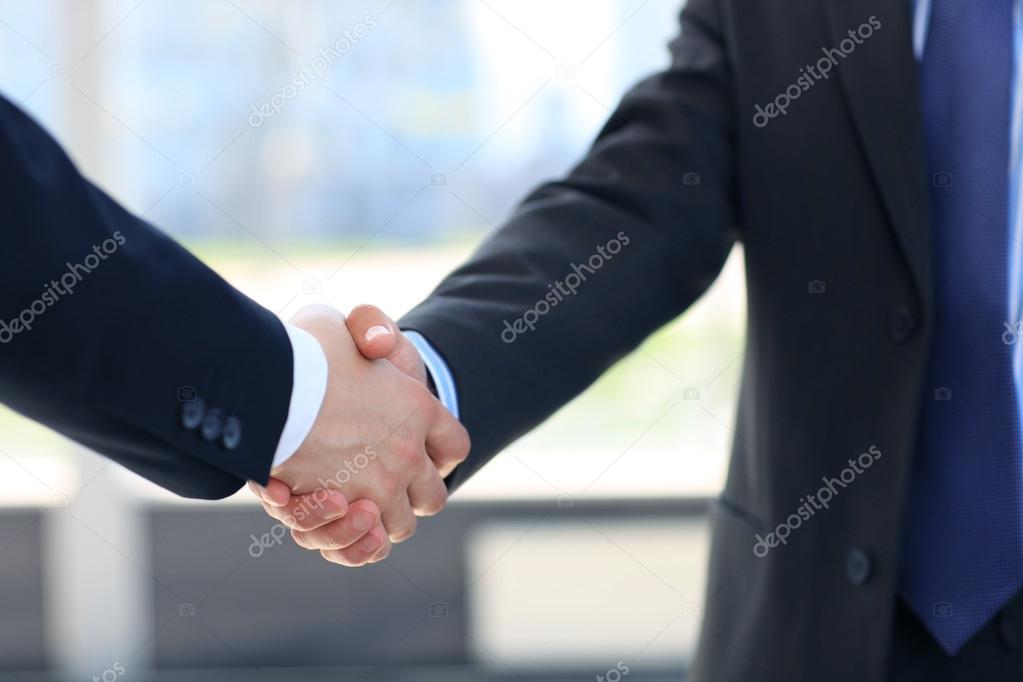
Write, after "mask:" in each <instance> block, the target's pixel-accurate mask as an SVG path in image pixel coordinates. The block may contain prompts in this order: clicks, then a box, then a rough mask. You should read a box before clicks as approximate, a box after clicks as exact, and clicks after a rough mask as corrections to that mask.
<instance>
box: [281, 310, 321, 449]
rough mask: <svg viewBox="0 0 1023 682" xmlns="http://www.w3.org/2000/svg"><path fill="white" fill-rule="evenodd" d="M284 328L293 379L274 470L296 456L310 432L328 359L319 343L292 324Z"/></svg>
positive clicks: (319, 400) (318, 411)
mask: <svg viewBox="0 0 1023 682" xmlns="http://www.w3.org/2000/svg"><path fill="white" fill-rule="evenodd" d="M284 329H285V331H287V332H288V339H290V340H291V350H292V356H293V357H294V378H293V382H292V388H291V405H290V406H289V407H288V419H287V421H285V422H284V430H283V431H282V432H281V439H280V441H279V442H278V443H277V451H276V452H275V453H274V461H273V466H275V467H276V466H280V465H281V464H283V463H284V462H285V461H287V460H288V458H289V457H291V456H292V455H293V454H295V453H296V452H297V451H298V448H299V447H300V446H301V445H302V442H303V441H305V439H306V436H308V435H309V432H310V431H312V430H313V423H314V422H315V421H316V417H317V415H319V413H320V407H321V406H322V405H323V396H324V395H326V393H327V356H326V355H325V354H324V353H323V348H321V347H320V343H319V341H317V340H316V339H315V338H314V337H313V336H312V335H311V334H309V333H308V332H306V331H304V330H302V329H299V328H298V327H295V326H294V325H290V324H285V325H284Z"/></svg>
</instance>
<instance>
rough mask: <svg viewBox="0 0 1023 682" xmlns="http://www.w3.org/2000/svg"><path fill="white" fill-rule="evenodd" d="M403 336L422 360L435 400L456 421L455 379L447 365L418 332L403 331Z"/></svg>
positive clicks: (456, 396)
mask: <svg viewBox="0 0 1023 682" xmlns="http://www.w3.org/2000/svg"><path fill="white" fill-rule="evenodd" d="M404 334H405V338H407V339H408V340H409V341H411V342H412V345H413V346H415V347H416V350H418V351H419V356H420V357H422V358H423V364H425V365H426V371H428V372H429V373H430V378H431V379H433V385H434V387H435V388H436V389H437V398H439V399H440V402H441V404H443V405H444V407H446V408H448V412H450V413H451V414H452V415H454V417H455V419H458V390H457V389H456V388H455V377H454V376H452V374H451V370H450V369H449V368H448V363H446V362H444V358H442V357H441V356H440V353H438V352H437V351H436V350H435V349H434V347H433V346H431V345H430V342H429V341H427V340H426V339H425V338H423V335H422V334H420V333H419V332H414V331H405V332H404Z"/></svg>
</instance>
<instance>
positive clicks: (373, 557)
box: [320, 527, 391, 566]
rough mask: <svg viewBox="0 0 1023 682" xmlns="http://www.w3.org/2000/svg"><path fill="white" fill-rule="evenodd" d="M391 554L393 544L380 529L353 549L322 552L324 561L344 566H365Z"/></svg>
mask: <svg viewBox="0 0 1023 682" xmlns="http://www.w3.org/2000/svg"><path fill="white" fill-rule="evenodd" d="M390 553H391V543H390V541H389V540H388V539H387V533H386V532H385V531H384V529H383V528H380V527H377V528H374V529H373V530H371V531H370V532H369V533H367V534H366V536H365V537H363V538H362V539H361V540H359V541H358V542H356V543H355V544H354V545H352V546H351V547H346V548H344V549H324V550H321V551H320V555H321V556H322V557H323V558H324V559H326V560H327V561H329V562H331V563H335V564H341V565H342V566H365V565H366V564H369V563H375V562H377V561H380V560H382V559H384V558H386V557H387V555H388V554H390Z"/></svg>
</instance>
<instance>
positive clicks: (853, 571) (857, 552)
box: [845, 547, 872, 587]
mask: <svg viewBox="0 0 1023 682" xmlns="http://www.w3.org/2000/svg"><path fill="white" fill-rule="evenodd" d="M871 568H872V564H871V561H870V557H869V556H868V555H867V553H866V552H865V551H863V550H862V549H860V548H859V547H853V548H852V549H850V550H849V552H848V553H847V554H846V555H845V579H846V580H848V581H849V584H850V585H855V586H857V587H859V586H860V585H863V584H864V583H866V582H867V581H868V580H870V572H871Z"/></svg>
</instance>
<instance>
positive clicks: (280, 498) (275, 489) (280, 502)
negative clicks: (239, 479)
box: [263, 478, 291, 507]
mask: <svg viewBox="0 0 1023 682" xmlns="http://www.w3.org/2000/svg"><path fill="white" fill-rule="evenodd" d="M263 500H264V501H265V502H266V503H267V504H272V505H275V506H278V507H283V506H284V505H286V504H287V503H288V502H290V501H291V489H290V488H288V484H287V483H284V482H283V481H278V480H277V479H276V478H271V479H270V481H269V482H268V483H267V484H266V487H265V488H263Z"/></svg>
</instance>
